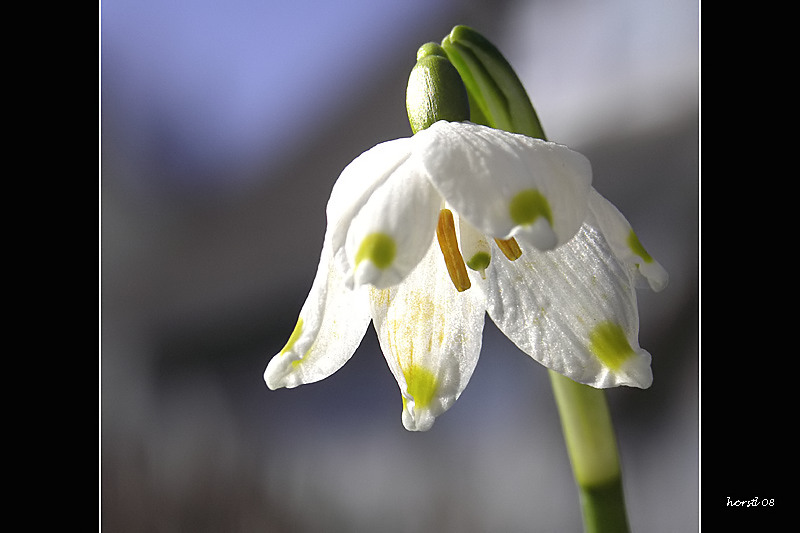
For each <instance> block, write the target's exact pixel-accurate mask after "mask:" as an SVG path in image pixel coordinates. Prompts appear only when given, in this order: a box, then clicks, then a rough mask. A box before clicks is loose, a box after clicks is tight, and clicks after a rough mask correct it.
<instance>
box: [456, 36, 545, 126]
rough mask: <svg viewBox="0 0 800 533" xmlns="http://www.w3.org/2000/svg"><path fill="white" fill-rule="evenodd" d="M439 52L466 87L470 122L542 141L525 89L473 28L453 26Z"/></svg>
mask: <svg viewBox="0 0 800 533" xmlns="http://www.w3.org/2000/svg"><path fill="white" fill-rule="evenodd" d="M442 48H443V49H444V51H445V53H446V54H447V57H448V59H450V61H451V62H452V64H453V66H455V68H456V69H457V70H458V73H459V74H460V75H461V79H462V80H463V81H464V84H465V85H466V87H467V92H468V94H469V104H470V109H471V111H472V116H471V117H470V120H471V121H472V122H475V123H476V124H483V125H485V126H490V127H492V128H497V129H502V130H506V131H510V132H513V133H522V134H524V135H527V136H529V137H536V138H539V139H544V138H545V135H544V130H543V129H542V125H541V124H540V123H539V118H538V117H537V115H536V111H535V110H534V108H533V104H531V101H530V98H528V93H527V92H525V87H523V85H522V82H521V81H520V80H519V78H518V77H517V74H516V73H515V72H514V69H513V68H511V65H510V64H509V63H508V61H507V60H506V58H505V57H503V55H502V54H501V53H500V51H499V50H498V49H497V48H496V47H495V46H494V45H493V44H492V43H491V42H489V40H487V39H486V38H485V37H484V36H482V35H481V34H480V33H478V32H476V31H475V30H473V29H472V28H468V27H467V26H456V27H454V28H453V30H452V31H451V32H450V35H448V36H447V37H445V38H444V40H443V41H442Z"/></svg>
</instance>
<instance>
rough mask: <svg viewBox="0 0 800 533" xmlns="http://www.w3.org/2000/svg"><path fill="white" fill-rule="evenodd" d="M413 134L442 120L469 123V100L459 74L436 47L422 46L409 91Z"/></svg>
mask: <svg viewBox="0 0 800 533" xmlns="http://www.w3.org/2000/svg"><path fill="white" fill-rule="evenodd" d="M406 110H407V111H408V121H409V123H410V124H411V130H412V131H413V132H414V133H417V132H418V131H420V130H424V129H425V128H427V127H429V126H431V125H432V124H433V123H434V122H437V121H439V120H447V121H450V122H461V121H464V120H469V98H468V96H467V90H466V88H465V87H464V82H462V81H461V76H459V74H458V71H457V70H456V69H455V67H454V66H453V64H452V63H450V61H449V60H448V59H447V54H446V53H445V52H444V50H443V49H442V47H441V46H439V45H438V44H436V43H426V44H423V45H422V46H421V47H420V48H419V50H418V51H417V64H416V65H414V68H413V69H411V75H410V76H409V78H408V88H407V90H406Z"/></svg>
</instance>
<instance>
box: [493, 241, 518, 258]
mask: <svg viewBox="0 0 800 533" xmlns="http://www.w3.org/2000/svg"><path fill="white" fill-rule="evenodd" d="M494 242H496V243H497V247H498V248H500V251H501V252H503V255H505V256H506V257H507V258H508V260H509V261H516V260H517V259H519V258H520V256H522V250H520V248H519V244H517V240H516V239H515V238H514V237H511V238H510V239H507V240H503V239H495V240H494Z"/></svg>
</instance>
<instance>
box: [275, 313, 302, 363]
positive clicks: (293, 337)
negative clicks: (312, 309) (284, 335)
mask: <svg viewBox="0 0 800 533" xmlns="http://www.w3.org/2000/svg"><path fill="white" fill-rule="evenodd" d="M302 333H303V319H302V318H298V319H297V324H296V325H295V327H294V330H293V331H292V334H291V335H289V340H288V341H286V346H284V347H283V350H281V351H280V355H283V354H285V353H286V352H288V351H289V350H291V349H292V347H294V343H295V342H297V339H299V338H300V335H301V334H302Z"/></svg>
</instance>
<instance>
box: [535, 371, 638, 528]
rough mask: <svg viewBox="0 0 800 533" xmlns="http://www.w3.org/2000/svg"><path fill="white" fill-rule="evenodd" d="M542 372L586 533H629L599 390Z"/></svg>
mask: <svg viewBox="0 0 800 533" xmlns="http://www.w3.org/2000/svg"><path fill="white" fill-rule="evenodd" d="M548 373H549V374H550V382H551V383H552V386H553V395H554V396H555V400H556V405H557V406H558V413H559V416H560V417H561V427H562V429H563V431H564V440H565V442H566V445H567V452H568V453H569V458H570V463H571V464H572V471H573V475H574V476H575V482H576V484H577V486H578V492H579V495H580V500H581V509H582V511H583V521H584V526H585V530H586V533H624V532H626V531H629V528H628V517H627V513H626V510H625V498H624V494H623V491H622V476H621V471H620V463H619V455H618V453H617V442H616V438H615V436H614V427H613V423H612V421H611V414H610V412H609V409H608V403H607V402H606V396H605V394H604V391H603V390H602V389H595V388H593V387H589V386H587V385H582V384H580V383H577V382H575V381H573V380H571V379H569V378H567V377H564V376H562V375H561V374H558V373H556V372H553V371H552V370H550V371H548Z"/></svg>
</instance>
